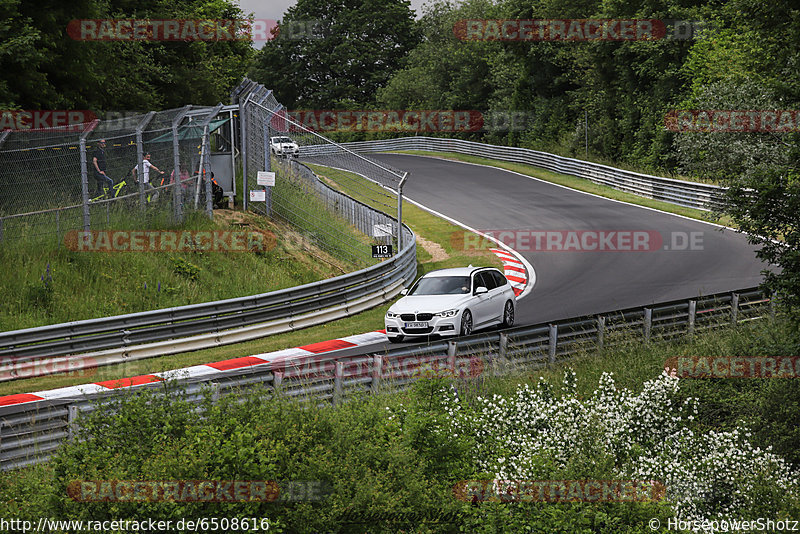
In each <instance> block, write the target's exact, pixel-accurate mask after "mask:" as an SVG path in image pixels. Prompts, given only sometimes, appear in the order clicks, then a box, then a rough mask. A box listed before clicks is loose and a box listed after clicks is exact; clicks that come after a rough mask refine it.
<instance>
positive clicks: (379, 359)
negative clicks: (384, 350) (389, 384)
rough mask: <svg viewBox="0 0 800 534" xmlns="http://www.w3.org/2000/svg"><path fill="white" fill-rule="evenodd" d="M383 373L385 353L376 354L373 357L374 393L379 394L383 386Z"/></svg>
mask: <svg viewBox="0 0 800 534" xmlns="http://www.w3.org/2000/svg"><path fill="white" fill-rule="evenodd" d="M382 373H383V355H381V354H376V355H375V356H373V357H372V394H373V395H377V394H378V392H379V391H380V387H381V378H382Z"/></svg>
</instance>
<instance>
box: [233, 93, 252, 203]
mask: <svg viewBox="0 0 800 534" xmlns="http://www.w3.org/2000/svg"><path fill="white" fill-rule="evenodd" d="M251 94H252V93H247V97H246V98H245V99H244V102H242V97H241V96H240V97H239V143H240V144H241V146H240V148H239V154H240V155H241V158H242V211H247V197H248V195H249V193H248V192H247V137H246V136H247V124H246V120H247V118H246V116H245V110H246V109H247V103H248V102H249V101H250V95H251ZM235 178H236V177H235V176H234V179H235Z"/></svg>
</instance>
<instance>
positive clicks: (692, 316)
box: [686, 300, 697, 336]
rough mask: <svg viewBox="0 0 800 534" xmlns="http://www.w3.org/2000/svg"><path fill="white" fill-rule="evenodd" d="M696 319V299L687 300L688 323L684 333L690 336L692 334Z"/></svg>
mask: <svg viewBox="0 0 800 534" xmlns="http://www.w3.org/2000/svg"><path fill="white" fill-rule="evenodd" d="M696 319H697V301H696V300H690V301H689V325H688V326H687V327H686V333H687V334H688V335H690V336H693V335H694V326H695V321H696Z"/></svg>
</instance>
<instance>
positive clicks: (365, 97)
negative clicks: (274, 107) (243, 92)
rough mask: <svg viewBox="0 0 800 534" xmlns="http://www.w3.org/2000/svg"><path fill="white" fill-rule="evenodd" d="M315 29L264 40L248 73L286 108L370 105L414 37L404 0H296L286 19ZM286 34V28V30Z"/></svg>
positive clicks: (404, 56) (283, 22)
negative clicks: (311, 33)
mask: <svg viewBox="0 0 800 534" xmlns="http://www.w3.org/2000/svg"><path fill="white" fill-rule="evenodd" d="M309 21H315V24H314V28H315V34H314V35H313V36H303V37H301V38H292V37H293V36H289V37H283V36H281V35H280V34H279V35H278V36H277V38H275V39H273V40H270V41H268V42H267V43H266V44H265V45H264V47H263V48H262V49H261V51H260V52H259V54H258V56H257V58H256V63H255V66H254V67H253V69H252V71H251V77H252V78H253V79H254V80H256V81H258V82H260V83H262V84H264V85H265V86H266V87H269V88H271V89H273V91H274V92H275V95H276V98H277V99H278V101H280V102H281V103H282V104H284V105H285V106H287V107H290V108H293V107H294V108H307V109H311V108H334V107H352V106H368V105H370V104H372V103H374V102H375V94H376V92H377V90H378V89H379V88H380V87H382V86H384V85H385V84H386V82H387V81H388V79H389V77H390V76H391V74H392V73H393V72H394V71H396V70H398V69H400V68H401V67H402V66H403V65H404V61H405V58H406V56H407V55H408V52H409V51H410V50H411V49H412V48H413V46H414V45H415V44H416V43H417V42H418V32H417V30H416V26H415V23H414V13H413V11H412V10H411V4H410V2H409V1H408V0H299V1H298V3H297V4H296V5H295V6H293V7H291V8H289V9H288V10H287V12H286V15H285V17H284V19H283V21H282V24H284V25H290V24H293V23H294V24H306V23H307V22H309ZM284 35H285V34H284Z"/></svg>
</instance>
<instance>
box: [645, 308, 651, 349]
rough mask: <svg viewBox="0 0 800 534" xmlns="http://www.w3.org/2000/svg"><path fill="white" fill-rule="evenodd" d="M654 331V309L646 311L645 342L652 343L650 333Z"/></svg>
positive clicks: (646, 309)
mask: <svg viewBox="0 0 800 534" xmlns="http://www.w3.org/2000/svg"><path fill="white" fill-rule="evenodd" d="M652 329H653V309H652V308H645V309H644V342H645V343H650V333H651V331H652Z"/></svg>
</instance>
